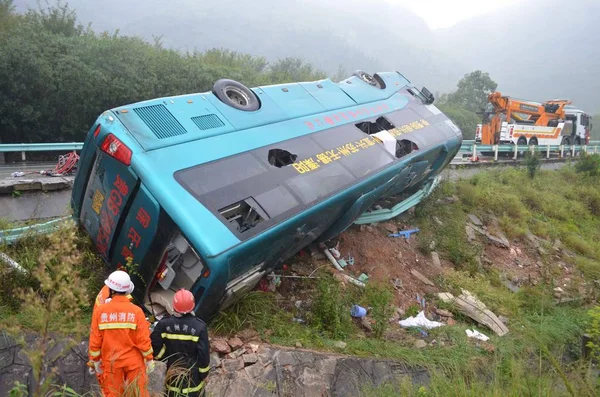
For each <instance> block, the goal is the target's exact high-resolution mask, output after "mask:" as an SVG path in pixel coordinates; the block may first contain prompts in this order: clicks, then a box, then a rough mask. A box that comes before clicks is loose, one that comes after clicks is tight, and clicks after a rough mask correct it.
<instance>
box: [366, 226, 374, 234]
mask: <svg viewBox="0 0 600 397" xmlns="http://www.w3.org/2000/svg"><path fill="white" fill-rule="evenodd" d="M365 229H366V231H367V232H369V233H373V227H371V226H367V227H366V228H365Z"/></svg>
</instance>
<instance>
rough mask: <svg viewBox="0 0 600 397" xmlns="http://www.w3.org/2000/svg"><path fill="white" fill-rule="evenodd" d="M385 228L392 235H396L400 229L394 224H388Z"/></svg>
mask: <svg viewBox="0 0 600 397" xmlns="http://www.w3.org/2000/svg"><path fill="white" fill-rule="evenodd" d="M383 227H384V229H385V230H387V231H388V232H390V233H396V232H397V231H398V227H397V226H396V225H394V224H393V223H386V224H385V225H383Z"/></svg>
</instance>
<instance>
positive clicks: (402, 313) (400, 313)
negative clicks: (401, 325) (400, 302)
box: [396, 307, 406, 318]
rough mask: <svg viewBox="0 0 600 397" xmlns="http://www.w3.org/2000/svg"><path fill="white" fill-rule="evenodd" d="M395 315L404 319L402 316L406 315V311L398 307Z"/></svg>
mask: <svg viewBox="0 0 600 397" xmlns="http://www.w3.org/2000/svg"><path fill="white" fill-rule="evenodd" d="M396 313H398V316H400V318H402V317H404V315H405V314H406V311H405V310H404V309H402V308H400V307H397V308H396Z"/></svg>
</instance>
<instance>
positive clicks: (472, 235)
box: [465, 225, 475, 242]
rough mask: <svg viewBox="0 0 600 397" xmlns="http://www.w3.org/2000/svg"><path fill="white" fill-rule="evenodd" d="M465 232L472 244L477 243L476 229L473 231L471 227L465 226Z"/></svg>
mask: <svg viewBox="0 0 600 397" xmlns="http://www.w3.org/2000/svg"><path fill="white" fill-rule="evenodd" d="M465 231H466V232H467V239H468V240H469V241H470V242H473V241H475V229H473V228H472V227H471V226H469V225H465Z"/></svg>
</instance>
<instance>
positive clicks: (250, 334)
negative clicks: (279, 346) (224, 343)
mask: <svg viewBox="0 0 600 397" xmlns="http://www.w3.org/2000/svg"><path fill="white" fill-rule="evenodd" d="M237 336H238V337H239V338H240V339H241V340H242V341H244V342H259V341H260V336H259V335H258V332H256V331H255V330H253V329H251V328H246V329H244V330H242V331H240V333H238V335H237Z"/></svg>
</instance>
